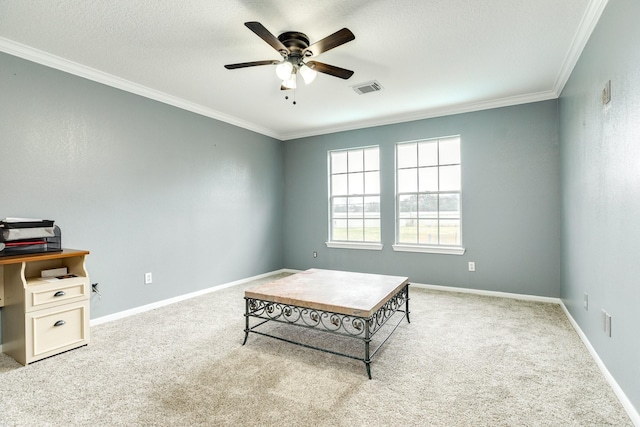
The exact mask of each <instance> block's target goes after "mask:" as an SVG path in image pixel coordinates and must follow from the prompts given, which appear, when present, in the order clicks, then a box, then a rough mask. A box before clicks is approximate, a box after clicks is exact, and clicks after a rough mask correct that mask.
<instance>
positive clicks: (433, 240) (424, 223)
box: [419, 219, 438, 245]
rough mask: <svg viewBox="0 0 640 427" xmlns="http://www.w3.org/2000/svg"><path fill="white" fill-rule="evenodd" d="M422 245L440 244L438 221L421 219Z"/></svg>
mask: <svg viewBox="0 0 640 427" xmlns="http://www.w3.org/2000/svg"><path fill="white" fill-rule="evenodd" d="M419 231H420V242H419V243H420V244H423V245H437V244H438V220H433V219H421V220H420V223H419Z"/></svg>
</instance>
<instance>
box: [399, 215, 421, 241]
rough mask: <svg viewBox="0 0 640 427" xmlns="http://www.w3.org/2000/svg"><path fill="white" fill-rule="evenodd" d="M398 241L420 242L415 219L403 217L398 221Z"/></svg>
mask: <svg viewBox="0 0 640 427" xmlns="http://www.w3.org/2000/svg"><path fill="white" fill-rule="evenodd" d="M398 235H399V236H398V242H399V243H418V227H417V220H415V219H401V220H400V221H399V222H398Z"/></svg>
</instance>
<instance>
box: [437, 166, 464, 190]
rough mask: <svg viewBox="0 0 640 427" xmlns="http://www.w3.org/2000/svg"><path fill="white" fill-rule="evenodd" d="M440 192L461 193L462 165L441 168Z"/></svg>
mask: <svg viewBox="0 0 640 427" xmlns="http://www.w3.org/2000/svg"><path fill="white" fill-rule="evenodd" d="M440 191H460V165H457V166H442V167H440Z"/></svg>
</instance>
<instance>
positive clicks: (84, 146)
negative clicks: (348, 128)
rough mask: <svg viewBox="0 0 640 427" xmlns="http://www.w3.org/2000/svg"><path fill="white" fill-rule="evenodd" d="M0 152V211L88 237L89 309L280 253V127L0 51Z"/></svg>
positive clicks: (178, 288) (66, 238)
mask: <svg viewBox="0 0 640 427" xmlns="http://www.w3.org/2000/svg"><path fill="white" fill-rule="evenodd" d="M0 159H1V161H0V163H1V164H0V217H1V218H4V217H6V216H25V217H37V218H47V219H53V220H55V221H56V224H58V225H59V226H60V228H61V229H62V243H63V246H65V247H70V248H78V249H87V250H90V251H91V255H89V256H88V258H87V268H88V270H89V274H90V275H91V279H92V281H93V282H99V283H100V288H101V291H102V298H101V299H98V298H97V297H95V296H94V297H93V298H92V303H91V317H92V318H96V317H100V316H104V315H107V314H111V313H115V312H119V311H122V310H126V309H130V308H133V307H138V306H141V305H145V304H148V303H151V302H155V301H159V300H164V299H167V298H170V297H174V296H178V295H183V294H186V293H189V292H193V291H197V290H200V289H205V288H208V287H212V286H216V285H219V284H223V283H227V282H230V281H234V280H238V279H244V278H247V277H251V276H254V275H257V274H261V273H266V272H269V271H274V270H278V269H281V268H282V267H283V259H282V206H283V201H282V187H283V175H282V142H280V141H277V140H274V139H272V138H269V137H266V136H263V135H260V134H257V133H254V132H250V131H247V130H244V129H240V128H237V127H234V126H231V125H228V124H225V123H222V122H219V121H216V120H213V119H210V118H206V117H203V116H199V115H197V114H193V113H190V112H186V111H183V110H180V109H178V108H175V107H171V106H168V105H165V104H162V103H159V102H155V101H152V100H149V99H145V98H142V97H140V96H137V95H132V94H130V93H127V92H123V91H120V90H117V89H114V88H111V87H107V86H104V85H101V84H98V83H95V82H91V81H88V80H85V79H82V78H79V77H76V76H73V75H70V74H66V73H63V72H60V71H57V70H53V69H50V68H47V67H44V66H40V65H37V64H34V63H32V62H28V61H25V60H22V59H18V58H16V57H13V56H10V55H6V54H2V53H0ZM145 272H152V273H153V284H151V285H145V284H144V273H145Z"/></svg>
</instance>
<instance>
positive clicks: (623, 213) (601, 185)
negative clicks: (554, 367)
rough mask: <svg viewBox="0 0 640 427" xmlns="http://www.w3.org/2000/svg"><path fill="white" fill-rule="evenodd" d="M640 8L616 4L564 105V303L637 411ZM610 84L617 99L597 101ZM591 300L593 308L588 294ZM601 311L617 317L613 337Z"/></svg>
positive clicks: (632, 1) (627, 1) (625, 1)
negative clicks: (585, 301)
mask: <svg viewBox="0 0 640 427" xmlns="http://www.w3.org/2000/svg"><path fill="white" fill-rule="evenodd" d="M638 17H640V2H638V1H637V0H610V1H609V4H608V6H607V8H606V9H605V11H604V14H603V15H602V17H601V19H600V21H599V23H598V26H597V27H596V29H595V31H594V32H593V34H592V35H591V39H590V40H589V43H588V44H587V46H586V48H585V50H584V52H583V53H582V56H581V57H580V61H579V62H578V64H577V65H576V67H575V69H574V70H573V74H572V75H571V78H570V79H569V82H568V83H567V85H566V86H565V88H564V90H563V92H562V96H561V97H560V135H561V141H562V150H561V151H562V189H563V194H562V224H563V236H562V242H563V245H562V262H563V268H562V288H561V289H562V299H563V301H564V303H565V305H566V306H567V308H568V309H569V311H570V312H571V315H572V316H573V318H574V319H575V320H576V321H577V322H578V324H579V325H580V328H581V329H582V330H583V331H584V333H585V334H586V335H587V337H588V339H589V341H590V342H591V344H592V345H593V347H594V348H595V350H596V351H597V352H598V354H599V356H600V358H601V359H602V360H603V362H604V363H605V364H606V366H607V368H608V370H609V371H610V372H611V374H612V375H613V376H614V378H615V379H616V381H617V382H618V384H619V385H620V386H621V387H622V389H623V390H624V392H625V394H626V395H627V397H628V398H629V399H630V401H631V402H632V404H633V405H634V406H635V408H636V411H637V410H638V409H640V339H639V334H638V328H639V327H640V309H639V307H640V306H639V303H640V262H639V259H638V254H639V253H640V252H639V242H640V26H639V25H638ZM607 80H611V91H612V101H611V104H610V105H609V106H608V107H603V105H602V103H601V101H600V94H601V91H602V88H603V87H604V84H605V82H606V81H607ZM584 293H587V294H588V295H589V310H588V311H587V310H585V309H584V308H583V294H584ZM601 310H606V311H607V312H608V313H609V314H610V315H611V316H612V336H611V338H609V337H607V336H606V335H605V333H604V331H603V321H602V313H601Z"/></svg>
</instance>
